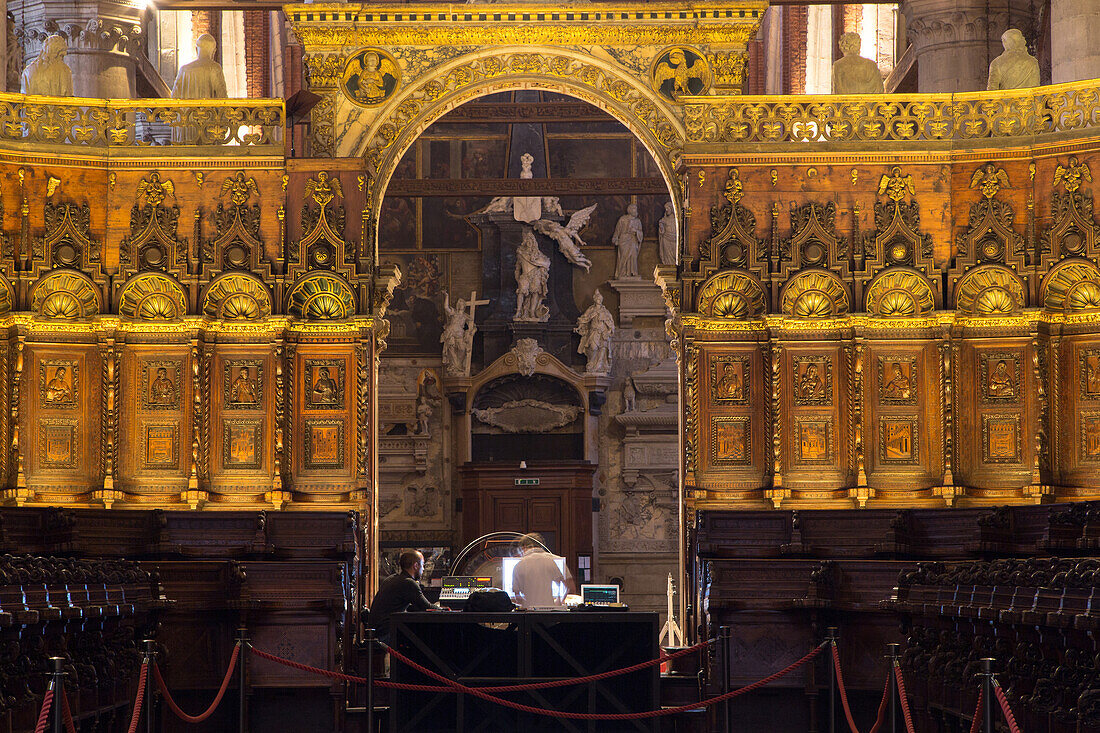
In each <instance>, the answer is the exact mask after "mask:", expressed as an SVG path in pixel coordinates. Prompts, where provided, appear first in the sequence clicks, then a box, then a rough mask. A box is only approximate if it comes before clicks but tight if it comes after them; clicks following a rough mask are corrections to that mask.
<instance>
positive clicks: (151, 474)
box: [118, 343, 193, 493]
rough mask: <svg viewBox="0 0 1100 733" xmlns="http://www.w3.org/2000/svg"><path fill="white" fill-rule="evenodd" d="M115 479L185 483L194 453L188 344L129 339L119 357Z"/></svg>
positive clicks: (168, 487)
mask: <svg viewBox="0 0 1100 733" xmlns="http://www.w3.org/2000/svg"><path fill="white" fill-rule="evenodd" d="M120 381H121V390H122V392H121V399H120V400H119V413H120V414H119V422H118V424H119V425H120V426H125V427H124V429H122V430H120V431H119V435H118V441H119V467H118V469H119V478H120V479H121V481H122V482H123V485H124V486H134V485H141V486H145V485H152V484H156V485H158V488H159V491H160V492H164V493H174V492H178V491H179V490H181V489H183V488H184V487H186V485H187V478H188V477H189V476H190V473H191V470H190V468H191V457H192V451H191V447H192V423H191V420H192V413H193V405H192V395H193V380H192V371H191V350H190V348H189V346H188V345H187V344H180V343H177V344H129V345H127V347H126V348H125V350H124V352H123V356H122V366H121V380H120Z"/></svg>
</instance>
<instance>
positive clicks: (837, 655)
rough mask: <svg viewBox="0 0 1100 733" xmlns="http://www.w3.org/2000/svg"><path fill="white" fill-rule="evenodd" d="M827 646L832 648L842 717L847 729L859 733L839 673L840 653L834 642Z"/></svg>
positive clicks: (842, 677) (887, 684)
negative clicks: (846, 721) (846, 720)
mask: <svg viewBox="0 0 1100 733" xmlns="http://www.w3.org/2000/svg"><path fill="white" fill-rule="evenodd" d="M828 644H829V645H830V646H831V647H832V648H833V669H835V670H836V686H837V687H838V688H839V689H840V703H841V707H843V708H844V717H845V718H847V719H848V727H849V728H851V729H852V733H859V728H857V727H856V720H855V718H853V717H852V708H851V707H849V706H848V691H847V690H845V689H844V673H843V672H841V671H840V652H839V651H838V650H837V648H836V642H835V641H830V642H828ZM886 687H887V688H889V687H890V681H889V680H887V681H886Z"/></svg>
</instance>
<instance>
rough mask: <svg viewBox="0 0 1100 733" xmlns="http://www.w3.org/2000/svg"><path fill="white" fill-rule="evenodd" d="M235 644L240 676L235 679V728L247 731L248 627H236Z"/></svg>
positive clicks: (244, 732) (242, 731)
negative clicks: (237, 696)
mask: <svg viewBox="0 0 1100 733" xmlns="http://www.w3.org/2000/svg"><path fill="white" fill-rule="evenodd" d="M237 645H238V646H239V647H240V649H241V652H240V657H241V658H240V665H241V666H240V669H239V670H238V673H239V674H240V676H241V678H240V679H239V680H238V681H237V686H238V689H239V690H240V700H238V701H237V730H238V731H239V732H240V733H248V688H247V687H246V685H247V684H248V683H247V680H246V677H247V675H246V672H247V671H248V654H246V653H245V652H247V651H248V629H247V628H246V627H245V626H244V625H243V624H242V625H241V627H240V628H239V629H237Z"/></svg>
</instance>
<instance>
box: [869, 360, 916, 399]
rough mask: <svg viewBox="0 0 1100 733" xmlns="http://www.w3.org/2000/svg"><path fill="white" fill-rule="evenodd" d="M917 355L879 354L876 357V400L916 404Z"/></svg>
mask: <svg viewBox="0 0 1100 733" xmlns="http://www.w3.org/2000/svg"><path fill="white" fill-rule="evenodd" d="M917 374H918V372H917V357H915V356H910V355H908V354H904V355H898V354H881V355H879V357H878V401H879V404H882V405H915V404H917Z"/></svg>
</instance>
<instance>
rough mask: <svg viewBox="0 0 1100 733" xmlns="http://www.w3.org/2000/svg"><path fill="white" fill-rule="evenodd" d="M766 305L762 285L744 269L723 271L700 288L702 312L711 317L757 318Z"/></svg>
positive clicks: (700, 308)
mask: <svg viewBox="0 0 1100 733" xmlns="http://www.w3.org/2000/svg"><path fill="white" fill-rule="evenodd" d="M764 309H765V308H764V291H763V289H762V288H761V287H760V284H759V283H757V282H756V280H754V279H753V278H752V277H750V276H748V275H745V274H743V273H739V272H731V271H728V270H727V271H726V272H720V273H718V274H717V275H715V276H714V277H712V278H711V279H710V280H708V281H707V282H705V283H704V284H703V287H702V288H701V289H700V291H699V312H700V313H702V314H703V315H705V316H711V317H712V318H729V319H735V320H740V319H744V318H756V317H757V316H760V315H762V314H763V313H764Z"/></svg>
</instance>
